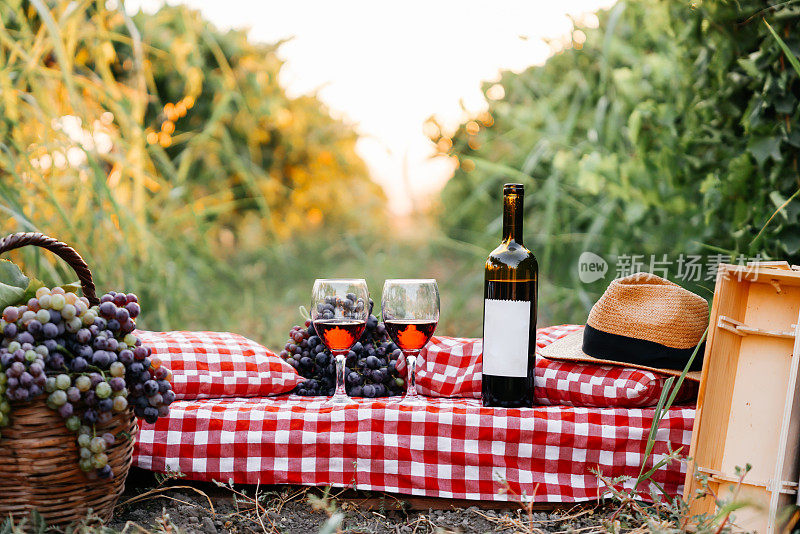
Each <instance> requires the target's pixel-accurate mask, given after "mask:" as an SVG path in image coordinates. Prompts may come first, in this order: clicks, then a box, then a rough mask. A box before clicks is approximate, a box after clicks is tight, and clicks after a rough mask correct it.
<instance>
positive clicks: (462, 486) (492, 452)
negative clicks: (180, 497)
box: [134, 395, 694, 502]
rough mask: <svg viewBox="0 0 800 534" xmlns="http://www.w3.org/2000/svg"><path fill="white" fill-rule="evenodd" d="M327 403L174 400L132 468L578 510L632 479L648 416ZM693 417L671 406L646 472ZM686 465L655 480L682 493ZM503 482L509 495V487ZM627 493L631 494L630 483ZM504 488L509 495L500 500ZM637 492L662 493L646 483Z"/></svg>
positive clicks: (444, 403) (146, 432)
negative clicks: (621, 479) (610, 482)
mask: <svg viewBox="0 0 800 534" xmlns="http://www.w3.org/2000/svg"><path fill="white" fill-rule="evenodd" d="M324 402H325V399H324V398H319V397H299V396H296V395H287V396H283V397H278V398H260V399H208V400H197V401H176V402H175V403H174V404H172V406H171V410H170V413H169V416H167V417H165V418H161V419H159V420H158V421H157V422H156V423H155V424H153V425H149V424H146V423H143V422H141V421H140V425H141V431H140V432H139V435H138V439H137V442H136V446H135V449H134V465H137V466H139V467H142V468H144V469H150V470H154V471H161V472H164V471H166V470H167V469H170V470H173V471H179V472H181V473H184V474H185V475H186V476H187V477H188V478H189V479H192V480H206V481H210V480H221V481H228V480H233V482H235V483H241V484H256V483H260V484H261V485H262V486H263V485H266V484H305V485H313V486H328V485H332V486H337V487H348V488H357V489H364V490H375V491H389V492H398V493H405V494H413V495H423V496H428V497H443V498H456V499H480V500H500V501H502V500H511V501H515V500H516V499H518V498H519V497H518V495H519V496H523V497H522V498H523V499H525V500H533V501H535V502H576V501H584V500H589V499H596V498H598V497H599V496H601V495H602V494H603V493H604V490H605V488H604V486H603V484H602V483H600V482H599V481H598V479H597V477H596V476H595V475H594V474H593V472H592V471H593V470H599V471H601V472H602V473H603V474H604V475H606V476H608V477H610V478H613V477H618V476H627V477H633V478H635V477H636V476H637V475H638V474H639V470H640V466H641V464H642V462H643V461H644V453H645V448H646V445H647V436H648V434H649V432H650V426H651V424H652V420H653V412H654V409H653V408H576V407H569V406H537V407H535V408H523V409H511V408H484V407H482V406H481V403H480V401H479V400H477V399H445V398H426V403H427V405H426V406H424V407H418V406H402V405H397V404H392V403H391V401H389V400H388V399H358V404H357V405H356V406H352V407H350V406H348V407H346V408H344V409H342V408H330V407H323V406H322V404H323V403H324ZM693 421H694V409H693V408H691V407H685V406H683V407H680V406H675V407H672V408H671V409H670V410H669V411H668V412H667V413H666V414H665V417H664V418H663V419H662V421H661V424H660V425H659V427H658V431H657V433H656V436H655V437H656V440H655V446H654V448H653V455H652V456H651V457H650V458H649V460H647V462H645V469H649V468H651V467H652V466H653V465H654V462H658V461H659V460H661V459H662V458H663V457H664V455H665V454H666V453H667V451H668V450H682V451H683V453H684V454H686V453H687V452H688V449H689V442H690V441H691V436H692V423H693ZM684 472H685V465H684V464H683V463H682V462H673V463H668V464H667V465H664V466H661V467H660V468H659V469H657V470H656V472H655V475H654V477H653V480H654V481H655V482H656V483H657V484H659V485H660V486H661V487H663V488H664V491H665V492H666V493H667V494H668V495H680V493H681V487H682V485H683V480H684ZM506 484H507V486H506ZM624 485H625V487H627V488H631V486H632V481H628V482H626V483H625V484H624ZM506 487H507V489H508V490H509V491H508V492H503V490H504V489H505V488H506ZM638 489H639V490H640V491H653V492H654V494H655V495H659V492H658V490H655V489H654V488H652V487H647V486H642V487H640V488H638Z"/></svg>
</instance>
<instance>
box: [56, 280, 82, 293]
mask: <svg viewBox="0 0 800 534" xmlns="http://www.w3.org/2000/svg"><path fill="white" fill-rule="evenodd" d="M61 289H63V290H64V291H66V292H67V293H77V292H78V291H80V290H81V283H80V282H72V283H69V284H64V285H63V286H61Z"/></svg>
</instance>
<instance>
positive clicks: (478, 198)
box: [433, 0, 800, 322]
mask: <svg viewBox="0 0 800 534" xmlns="http://www.w3.org/2000/svg"><path fill="white" fill-rule="evenodd" d="M770 4H774V6H771V7H770ZM765 6H766V7H765ZM598 15H599V27H597V28H588V27H580V26H579V27H577V28H576V31H575V32H574V33H573V40H572V42H571V43H569V44H568V45H567V46H566V47H565V49H564V50H563V51H561V52H560V53H558V54H556V55H554V56H553V57H551V58H550V59H549V60H548V61H547V62H546V63H545V64H544V65H542V66H536V67H531V68H529V69H528V70H526V71H524V72H522V73H519V74H516V73H512V72H505V73H503V74H502V76H501V79H500V81H499V82H497V83H487V84H485V86H484V90H485V92H486V94H487V100H488V101H489V108H488V110H487V111H486V112H485V113H482V114H480V115H478V116H475V117H472V118H470V119H469V120H467V121H465V122H464V123H463V124H462V125H461V126H459V127H458V129H457V130H456V131H455V132H447V131H445V130H444V129H443V128H438V131H439V132H441V133H440V134H439V135H436V136H434V137H433V141H434V142H436V143H437V146H438V147H439V151H440V154H442V155H445V156H448V157H453V158H457V159H458V163H459V167H458V170H457V171H456V173H455V176H454V177H453V179H451V180H450V182H449V183H448V184H447V186H446V187H445V189H444V191H443V194H442V210H441V220H442V223H443V225H444V228H445V230H446V232H447V233H448V235H449V236H450V237H452V238H454V239H456V240H459V241H466V242H469V243H475V244H479V245H480V246H481V247H483V248H487V249H488V247H489V246H491V244H492V243H494V242H495V241H497V239H498V235H499V226H500V219H499V218H498V216H499V214H500V202H501V201H500V195H501V190H502V187H501V184H502V183H503V182H506V181H516V182H521V183H524V184H525V185H526V186H527V191H528V193H527V195H526V218H525V224H526V237H527V241H526V244H528V245H529V247H530V248H532V249H533V250H534V251H535V253H536V254H537V257H538V258H539V262H540V265H541V271H542V273H543V278H544V281H545V283H544V284H543V298H544V302H543V309H544V310H546V313H547V314H548V316H549V317H548V318H549V320H551V321H554V322H563V321H582V320H585V317H586V309H587V307H588V306H590V305H591V304H592V303H593V302H594V300H595V299H596V297H597V296H598V294H599V292H601V291H602V290H603V288H604V287H605V285H606V284H607V283H608V281H609V280H610V279H611V278H612V277H613V276H614V275H615V274H616V273H615V265H620V258H626V257H629V256H632V255H643V256H644V258H645V259H644V263H645V265H644V267H645V268H649V264H648V261H649V259H650V257H651V255H655V257H656V258H657V259H658V260H661V259H663V255H664V254H667V255H668V257H667V260H668V261H671V262H673V263H672V268H671V269H670V275H671V276H673V277H674V276H675V275H676V274H678V273H676V265H675V262H676V260H677V258H679V256H680V255H681V254H702V255H703V256H704V261H707V260H708V259H709V256H714V257H716V258H719V256H717V255H721V256H722V257H724V256H731V257H732V259H733V261H736V260H737V258H742V257H747V258H752V257H756V256H757V255H759V254H760V255H761V257H762V258H764V259H767V258H773V259H788V260H790V261H792V262H794V263H800V221H798V214H800V202H798V201H797V200H792V199H794V195H796V193H797V192H798V188H800V173H798V155H800V121H798V118H800V106H798V98H800V82H798V78H800V72H798V70H797V69H795V67H794V66H793V63H792V61H791V60H795V63H797V62H796V56H798V55H800V34H798V32H797V31H796V29H797V28H798V27H799V26H800V4H798V3H797V2H780V3H778V2H769V3H764V2H757V1H740V2H727V1H700V2H691V3H688V2H672V1H666V0H664V1H650V0H631V1H627V2H620V3H618V4H616V5H615V6H613V7H612V8H611V9H610V10H608V11H605V12H601V13H599V14H598ZM770 28H771V29H772V30H774V32H775V34H774V35H773V33H772V31H771V29H770ZM784 48H785V49H784ZM787 52H788V54H787ZM490 97H494V99H492V98H490ZM437 126H438V125H437ZM436 130H437V129H435V128H434V131H436ZM487 221H492V224H490V225H488V227H487V224H486V222H487ZM583 251H591V252H594V253H596V254H599V255H601V256H602V257H603V258H605V259H606V260H607V261H608V263H609V274H607V275H606V277H605V279H601V280H600V281H597V282H595V283H593V284H584V283H581V282H580V280H579V278H578V258H579V256H580V254H581V253H582V252H583ZM627 261H628V260H625V262H626V263H627ZM699 284H700V285H704V286H706V287H710V286H712V285H713V282H712V281H710V280H707V279H705V277H704V279H703V280H700V281H699ZM689 285H690V286H691V285H697V284H689ZM698 291H702V290H700V289H698ZM703 294H704V295H706V296H709V297H710V294H708V293H707V292H704V293H703Z"/></svg>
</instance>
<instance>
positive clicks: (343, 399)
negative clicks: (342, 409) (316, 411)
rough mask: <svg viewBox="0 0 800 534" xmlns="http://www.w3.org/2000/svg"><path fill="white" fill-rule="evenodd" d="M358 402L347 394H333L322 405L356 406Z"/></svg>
mask: <svg viewBox="0 0 800 534" xmlns="http://www.w3.org/2000/svg"><path fill="white" fill-rule="evenodd" d="M356 405H358V403H357V402H356V401H354V400H353V399H351V398H350V397H349V396H347V395H334V396H333V397H331V398H330V399H328V400H326V401H325V402H323V403H322V407H323V408H325V407H328V406H356Z"/></svg>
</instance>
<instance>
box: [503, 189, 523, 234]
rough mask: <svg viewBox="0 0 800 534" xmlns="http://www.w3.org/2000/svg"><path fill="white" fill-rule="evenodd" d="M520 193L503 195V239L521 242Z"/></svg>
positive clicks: (521, 200) (521, 201) (521, 197)
mask: <svg viewBox="0 0 800 534" xmlns="http://www.w3.org/2000/svg"><path fill="white" fill-rule="evenodd" d="M523 201H524V196H523V195H522V194H521V193H506V194H505V195H504V196H503V241H505V242H510V241H514V242H516V243H518V244H520V245H521V244H522V205H523Z"/></svg>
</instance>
